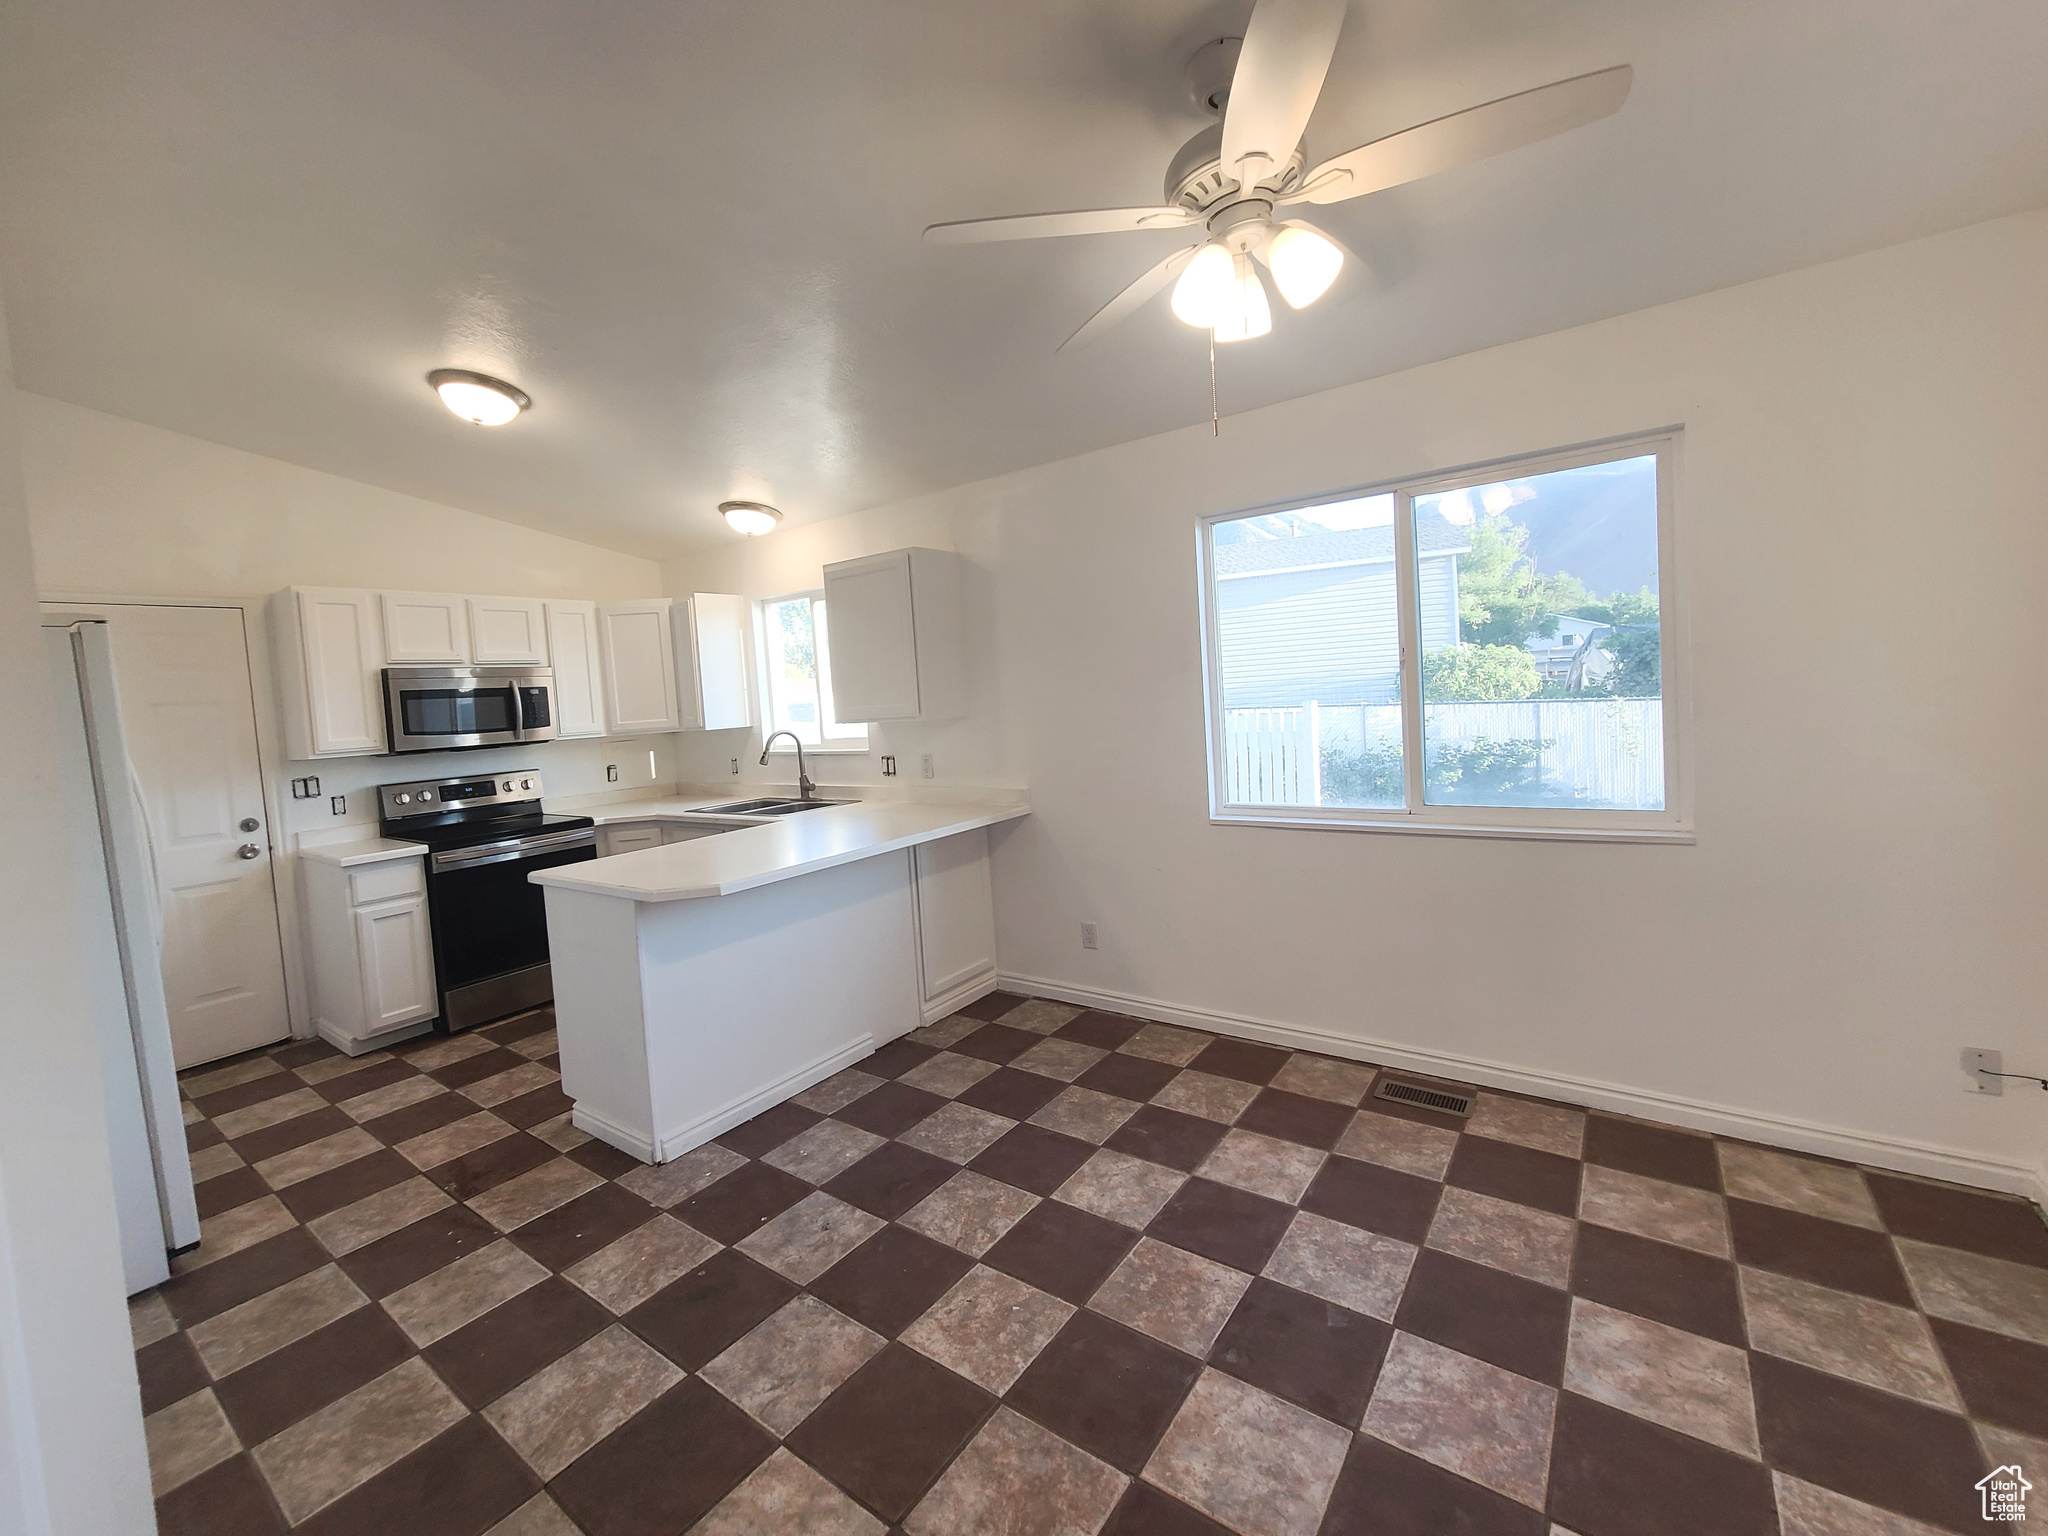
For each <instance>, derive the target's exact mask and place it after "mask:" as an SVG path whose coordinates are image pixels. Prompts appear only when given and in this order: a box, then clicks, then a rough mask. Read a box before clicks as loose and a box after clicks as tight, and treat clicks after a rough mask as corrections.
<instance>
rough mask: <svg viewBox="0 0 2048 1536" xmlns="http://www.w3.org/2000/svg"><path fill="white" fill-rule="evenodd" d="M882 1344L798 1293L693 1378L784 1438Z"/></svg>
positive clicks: (874, 1335) (876, 1336)
mask: <svg viewBox="0 0 2048 1536" xmlns="http://www.w3.org/2000/svg"><path fill="white" fill-rule="evenodd" d="M886 1342H887V1341H886V1340H885V1339H883V1337H882V1336H881V1335H880V1334H878V1333H875V1332H873V1331H872V1330H871V1329H868V1328H864V1327H862V1326H861V1325H860V1324H859V1323H856V1322H855V1321H854V1320H853V1319H852V1318H850V1317H848V1316H847V1315H846V1314H845V1313H843V1312H839V1311H836V1310H835V1309H833V1308H832V1307H829V1306H827V1305H826V1304H825V1303H824V1302H822V1301H820V1300H818V1299H817V1297H815V1296H811V1295H801V1296H798V1297H797V1298H796V1299H795V1300H793V1301H791V1302H789V1303H788V1304H787V1305H785V1306H784V1307H782V1308H781V1310H779V1311H778V1312H776V1313H775V1314H774V1315H773V1316H772V1317H770V1318H768V1319H767V1320H766V1321H765V1322H762V1323H760V1324H758V1325H757V1326H756V1327H755V1328H754V1329H753V1330H752V1331H751V1332H749V1333H748V1334H746V1335H745V1336H744V1337H742V1338H741V1339H740V1340H739V1341H738V1342H736V1343H734V1344H733V1345H731V1346H730V1347H729V1348H727V1349H726V1351H725V1352H724V1353H723V1354H721V1355H719V1356H718V1358H717V1359H715V1360H713V1361H712V1362H711V1363H710V1364H708V1365H706V1366H705V1367H704V1368H703V1369H702V1370H701V1371H699V1372H698V1373H697V1374H698V1375H700V1376H702V1377H703V1378H704V1379H705V1380H706V1381H708V1382H710V1383H711V1385H712V1386H714V1387H716V1388H717V1389H718V1390H719V1391H720V1392H722V1393H724V1394H725V1395H726V1397H728V1398H729V1399H731V1400H732V1401H733V1402H734V1403H736V1404H738V1405H739V1406H740V1407H741V1408H743V1409H745V1410H746V1411H747V1412H748V1413H749V1414H751V1415H752V1416H753V1417H754V1418H755V1419H756V1420H758V1421H759V1422H760V1423H761V1424H763V1425H765V1426H766V1427H767V1428H768V1429H769V1430H770V1431H772V1432H773V1433H774V1434H775V1435H777V1436H778V1437H779V1436H782V1435H786V1434H788V1433H789V1432H790V1431H791V1430H793V1429H795V1428H796V1427H797V1425H799V1424H801V1423H803V1421H804V1420H805V1419H807V1418H809V1417H810V1416H811V1410H812V1409H814V1408H816V1407H817V1406H818V1404H820V1403H822V1402H824V1401H825V1399H826V1398H828V1397H830V1396H831V1395H832V1394H833V1393H834V1392H836V1391H837V1390H838V1389H839V1384H840V1383H841V1382H843V1381H845V1380H846V1378H847V1377H849V1376H851V1375H852V1374H853V1373H854V1372H855V1371H857V1370H859V1369H860V1368H861V1367H862V1366H863V1365H865V1364H867V1362H868V1361H869V1360H870V1359H871V1358H872V1357H873V1356H874V1354H875V1352H876V1351H877V1350H879V1349H880V1348H881V1347H882V1345H883V1344H884V1343H886Z"/></svg>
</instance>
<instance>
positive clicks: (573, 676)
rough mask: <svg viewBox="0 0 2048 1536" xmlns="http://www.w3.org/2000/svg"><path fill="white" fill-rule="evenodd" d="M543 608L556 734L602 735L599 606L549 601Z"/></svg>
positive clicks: (602, 676) (564, 599) (602, 700)
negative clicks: (598, 632) (551, 676)
mask: <svg viewBox="0 0 2048 1536" xmlns="http://www.w3.org/2000/svg"><path fill="white" fill-rule="evenodd" d="M541 608H542V611H543V614H544V616H545V618H546V621H547V631H548V655H549V656H550V657H551V658H553V665H554V669H555V723H556V732H555V734H556V735H557V736H602V735H603V734H604V664H603V663H602V662H601V661H599V659H598V645H597V604H595V603H583V602H577V601H575V600H574V599H567V598H550V599H548V601H547V602H545V603H543V604H542V605H541Z"/></svg>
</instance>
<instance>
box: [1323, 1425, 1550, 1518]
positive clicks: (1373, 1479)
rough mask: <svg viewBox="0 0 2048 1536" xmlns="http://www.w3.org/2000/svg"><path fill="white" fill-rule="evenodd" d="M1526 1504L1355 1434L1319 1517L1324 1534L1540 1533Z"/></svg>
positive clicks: (1368, 1437) (1537, 1513) (1379, 1441)
mask: <svg viewBox="0 0 2048 1536" xmlns="http://www.w3.org/2000/svg"><path fill="white" fill-rule="evenodd" d="M1549 1529H1550V1522H1549V1521H1548V1520H1546V1519H1544V1518H1543V1516H1542V1514H1541V1513H1540V1512H1538V1511H1536V1510H1533V1509H1530V1508H1529V1507H1528V1506H1527V1505H1525V1504H1517V1503H1516V1502H1515V1501H1514V1500H1513V1499H1509V1498H1504V1497H1502V1496H1501V1495H1500V1494H1497V1493H1495V1492H1494V1491H1493V1490H1492V1489H1490V1488H1482V1487H1480V1486H1479V1484H1477V1483H1470V1482H1467V1481H1466V1480H1465V1479H1464V1478H1462V1477H1459V1476H1458V1475H1457V1474H1456V1473H1454V1472H1446V1471H1445V1470H1444V1469H1443V1468H1442V1467H1438V1466H1433V1465H1431V1464H1430V1463H1429V1462H1426V1461H1424V1460H1422V1458H1421V1457H1419V1456H1410V1455H1409V1454H1408V1453H1407V1452H1406V1451H1400V1450H1396V1449H1395V1448H1394V1447H1393V1446H1391V1445H1388V1444H1387V1443H1386V1442H1385V1441H1383V1440H1375V1439H1373V1438H1372V1436H1370V1435H1360V1436H1358V1438H1357V1439H1355V1440H1353V1441H1352V1442H1351V1454H1350V1455H1348V1456H1347V1457H1345V1458H1344V1470H1343V1471H1342V1472H1340V1473H1339V1474H1338V1475H1337V1486H1336V1487H1335V1488H1334V1489H1333V1490H1332V1491H1331V1493H1330V1503H1329V1506H1328V1508H1327V1509H1326V1510H1325V1511H1324V1514H1323V1533H1324V1536H1545V1533H1546V1532H1547V1531H1549Z"/></svg>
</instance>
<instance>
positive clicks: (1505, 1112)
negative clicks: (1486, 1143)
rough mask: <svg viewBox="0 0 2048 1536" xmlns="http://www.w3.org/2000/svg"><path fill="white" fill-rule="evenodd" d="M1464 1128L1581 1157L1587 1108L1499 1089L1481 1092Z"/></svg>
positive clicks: (1544, 1149) (1521, 1144)
mask: <svg viewBox="0 0 2048 1536" xmlns="http://www.w3.org/2000/svg"><path fill="white" fill-rule="evenodd" d="M1465 1129H1466V1130H1467V1131H1468V1132H1470V1133H1471V1134H1472V1135H1474V1136H1490V1137H1492V1138H1493V1139H1494V1140H1495V1141H1511V1142H1513V1143H1514V1144H1515V1145H1516V1146H1519V1147H1530V1148H1533V1149H1534V1150H1536V1151H1538V1152H1555V1153H1556V1154H1557V1155H1558V1156H1559V1157H1574V1158H1575V1157H1578V1156H1579V1155H1580V1154H1581V1153H1582V1151H1583V1150H1584V1147H1585V1142H1586V1115H1585V1111H1583V1110H1578V1109H1566V1108H1564V1107H1563V1106H1562V1105H1559V1104H1537V1103H1534V1102H1533V1101H1531V1100H1529V1099H1511V1098H1507V1097H1505V1096H1503V1095H1501V1094H1498V1093H1482V1094H1480V1095H1479V1102H1478V1103H1477V1104H1475V1105H1473V1107H1472V1116H1471V1118H1470V1119H1468V1120H1467V1121H1466V1122H1465Z"/></svg>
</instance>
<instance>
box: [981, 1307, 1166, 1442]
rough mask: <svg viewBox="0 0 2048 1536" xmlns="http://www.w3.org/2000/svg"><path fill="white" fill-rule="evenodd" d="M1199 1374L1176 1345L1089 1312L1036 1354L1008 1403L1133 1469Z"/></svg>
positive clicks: (1074, 1319)
mask: <svg viewBox="0 0 2048 1536" xmlns="http://www.w3.org/2000/svg"><path fill="white" fill-rule="evenodd" d="M1201 1373H1202V1368H1201V1366H1200V1365H1198V1364H1197V1363H1196V1362H1195V1361H1193V1360H1191V1359H1189V1358H1188V1357H1187V1356H1186V1355H1184V1354H1182V1353H1181V1352H1180V1351H1179V1350H1177V1349H1169V1348H1167V1347H1166V1346H1165V1345H1164V1344H1161V1343H1159V1342H1158V1341H1157V1340H1155V1339H1148V1338H1146V1337H1145V1335H1143V1334H1142V1333H1137V1332H1134V1331H1133V1330H1131V1329H1129V1328H1126V1327H1124V1326H1123V1325H1122V1324H1121V1323H1113V1322H1111V1321H1110V1320H1109V1319H1108V1318H1106V1317H1103V1316H1101V1315H1100V1314H1098V1313H1095V1312H1090V1311H1087V1310H1085V1309H1084V1310H1082V1311H1080V1312H1076V1313H1075V1314H1074V1315H1073V1317H1072V1318H1070V1319H1069V1320H1068V1322H1067V1326H1066V1327H1064V1328H1062V1329H1061V1330H1060V1331H1059V1333H1058V1334H1057V1335H1056V1336H1055V1337H1054V1338H1053V1341H1052V1342H1051V1343H1050V1344H1048V1345H1046V1346H1045V1348H1044V1349H1042V1350H1040V1351H1039V1353H1038V1358H1037V1359H1035V1360H1033V1361H1032V1362H1031V1364H1030V1365H1029V1366H1027V1367H1026V1368H1025V1371H1024V1374H1023V1375H1022V1376H1020V1377H1018V1378H1017V1383H1016V1385H1015V1386H1013V1387H1011V1388H1010V1391H1009V1395H1008V1397H1007V1398H1006V1399H1005V1401H1006V1402H1008V1403H1009V1405H1010V1406H1011V1407H1012V1408H1014V1409H1016V1410H1017V1411H1018V1412H1019V1413H1022V1414H1026V1415H1028V1416H1029V1417H1031V1418H1034V1419H1036V1420H1037V1421H1038V1422H1039V1423H1041V1424H1043V1425H1044V1426H1045V1427H1046V1428H1047V1429H1049V1430H1051V1431H1052V1432H1053V1433H1054V1434H1056V1435H1060V1436H1062V1437H1063V1438H1065V1439H1067V1440H1071V1441H1072V1442H1073V1443H1074V1444H1075V1445H1078V1446H1080V1447H1081V1449H1082V1450H1084V1451H1087V1452H1089V1453H1091V1454H1092V1455H1096V1456H1100V1457H1101V1458H1102V1459H1103V1460H1104V1461H1106V1462H1108V1463H1109V1464H1110V1465H1111V1466H1113V1467H1121V1468H1122V1469H1123V1470H1124V1471H1126V1472H1132V1473H1135V1472H1137V1471H1139V1470H1140V1469H1142V1468H1143V1467H1144V1465H1145V1461H1146V1458H1147V1457H1149V1456H1150V1455H1151V1454H1152V1448H1153V1447H1154V1446H1155V1445H1157V1444H1158V1443H1159V1437H1160V1436H1161V1435H1163V1434H1165V1433H1166V1426H1167V1425H1168V1424H1170V1423H1172V1422H1173V1416H1174V1414H1175V1413H1176V1412H1177V1411H1179V1408H1180V1405H1181V1401H1182V1399H1184V1398H1185V1397H1186V1396H1187V1395H1188V1391H1189V1389H1190V1388H1192V1387H1193V1386H1194V1384H1195V1378H1196V1377H1197V1376H1199V1375H1201Z"/></svg>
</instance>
